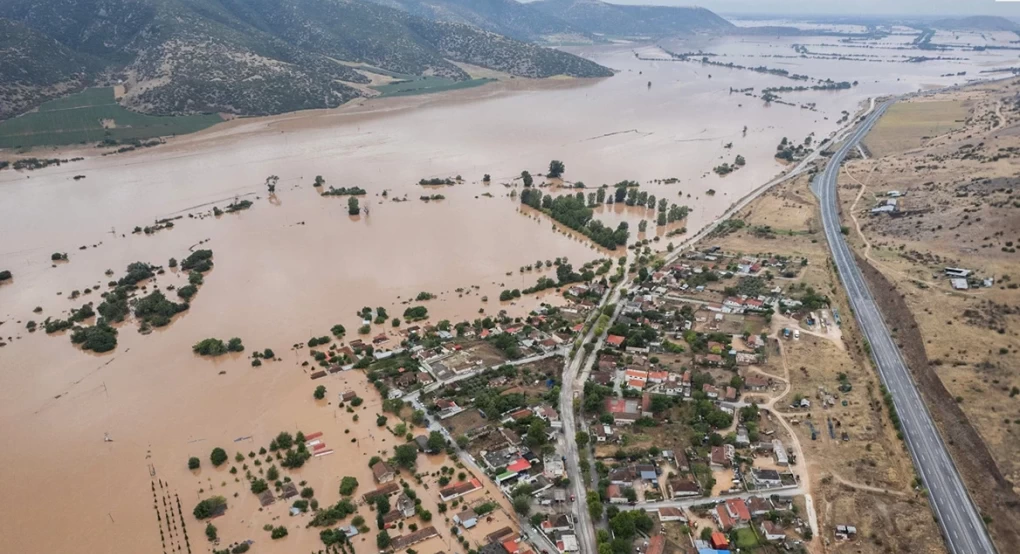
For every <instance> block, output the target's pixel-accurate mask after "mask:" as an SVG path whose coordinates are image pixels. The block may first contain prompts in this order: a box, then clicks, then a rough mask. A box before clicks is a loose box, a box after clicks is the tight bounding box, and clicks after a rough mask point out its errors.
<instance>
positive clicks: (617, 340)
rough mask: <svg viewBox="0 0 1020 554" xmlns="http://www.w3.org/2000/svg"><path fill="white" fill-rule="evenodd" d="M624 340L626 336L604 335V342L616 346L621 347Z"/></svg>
mask: <svg viewBox="0 0 1020 554" xmlns="http://www.w3.org/2000/svg"><path fill="white" fill-rule="evenodd" d="M624 340H626V337H621V336H620V335H609V336H608V337H606V344H608V345H609V346H614V347H616V348H621V347H622V346H623V341H624Z"/></svg>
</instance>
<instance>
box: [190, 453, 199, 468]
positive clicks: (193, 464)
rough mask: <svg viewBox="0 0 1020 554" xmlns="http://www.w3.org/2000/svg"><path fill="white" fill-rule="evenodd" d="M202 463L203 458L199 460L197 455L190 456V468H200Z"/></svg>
mask: <svg viewBox="0 0 1020 554" xmlns="http://www.w3.org/2000/svg"><path fill="white" fill-rule="evenodd" d="M201 465H202V460H199V459H198V458H197V457H195V456H192V457H190V458H188V469H198V468H199V467H201Z"/></svg>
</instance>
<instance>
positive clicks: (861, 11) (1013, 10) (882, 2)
mask: <svg viewBox="0 0 1020 554" xmlns="http://www.w3.org/2000/svg"><path fill="white" fill-rule="evenodd" d="M608 1H609V2H612V3H614V4H662V5H675V6H690V5H697V6H703V7H705V8H708V9H710V10H713V11H716V12H720V13H775V14H803V15H810V14H846V15H877V14H883V15H979V14H980V15H1000V16H1005V17H1020V0H1016V1H1002V0H999V1H996V0H608Z"/></svg>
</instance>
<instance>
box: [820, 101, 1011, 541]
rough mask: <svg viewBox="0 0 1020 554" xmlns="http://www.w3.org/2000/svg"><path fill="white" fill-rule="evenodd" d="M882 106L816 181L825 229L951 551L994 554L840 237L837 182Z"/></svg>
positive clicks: (884, 106) (845, 144) (974, 509)
mask: <svg viewBox="0 0 1020 554" xmlns="http://www.w3.org/2000/svg"><path fill="white" fill-rule="evenodd" d="M888 106H889V103H888V102H886V103H884V104H881V105H880V106H879V107H878V108H877V109H875V110H873V111H872V113H871V114H869V115H868V116H867V117H866V118H865V120H864V121H863V122H862V123H861V124H860V125H859V126H858V127H857V129H856V130H855V131H854V132H853V134H852V135H851V136H850V137H849V138H848V139H847V140H846V141H845V142H844V143H843V144H842V145H840V146H839V148H838V149H837V150H836V151H835V152H834V153H833V156H832V158H831V159H830V160H829V162H828V164H827V165H826V166H825V170H824V171H823V172H822V173H820V174H818V175H817V176H816V177H815V180H814V182H813V183H812V188H813V189H814V192H815V194H816V195H817V196H818V198H819V200H820V202H821V209H822V225H823V227H824V229H825V237H826V239H827V240H828V242H829V248H830V249H831V250H832V256H833V261H834V262H835V264H836V268H837V269H838V271H839V275H840V278H841V280H842V282H843V286H844V287H845V288H846V291H847V295H848V296H849V297H850V305H851V306H852V307H853V310H854V317H855V318H856V319H857V323H858V325H860V327H861V330H862V331H863V332H864V336H865V337H866V338H867V340H868V343H869V344H870V345H871V354H872V357H873V358H874V360H875V364H876V366H877V367H878V373H879V377H881V379H882V382H883V383H884V384H885V386H886V388H887V389H888V390H889V392H890V393H891V394H892V397H893V403H894V404H895V406H896V412H897V414H899V418H900V422H901V424H902V429H903V434H904V437H905V438H906V442H907V448H908V450H909V451H910V455H911V457H912V458H913V460H914V466H915V467H916V468H917V470H918V472H919V473H920V475H921V478H922V479H923V480H924V484H925V486H926V487H927V488H928V492H929V494H928V498H929V500H930V503H931V506H932V509H933V510H934V511H935V516H936V519H937V520H938V523H939V526H940V527H941V528H942V533H943V535H944V537H945V540H946V544H947V545H948V547H949V551H950V552H953V553H954V554H984V553H994V552H995V547H994V546H993V545H992V541H991V539H990V538H989V537H988V534H987V533H986V532H985V527H984V523H983V522H982V520H981V517H980V515H979V514H978V511H977V508H976V507H975V506H974V504H973V502H972V501H971V499H970V496H968V494H967V489H966V488H965V487H964V484H963V480H962V479H961V478H960V474H959V472H958V471H957V470H956V466H955V465H953V460H952V458H951V457H950V455H949V452H948V450H947V449H946V446H945V444H944V443H943V442H942V437H941V436H940V435H939V432H938V429H937V428H936V427H935V423H934V422H933V421H932V418H931V414H930V413H928V409H927V407H926V406H925V404H924V401H923V400H922V399H921V396H920V394H919V393H918V391H917V387H916V385H915V384H914V381H913V379H912V378H911V376H910V373H909V371H908V369H907V366H906V364H905V363H904V361H903V358H902V357H901V355H900V351H899V349H898V348H897V346H896V343H895V342H893V340H892V337H891V336H890V334H889V330H888V329H887V328H886V326H885V322H884V321H883V320H882V314H881V312H879V310H878V307H877V306H876V304H875V299H874V297H872V295H871V292H870V291H869V290H868V287H867V285H866V283H865V281H864V278H863V277H862V275H861V271H860V269H859V268H858V267H857V265H856V262H855V260H854V257H853V255H852V254H851V252H850V249H849V248H848V247H847V245H846V242H844V240H843V237H842V235H841V233H840V219H839V207H838V202H837V194H836V179H837V177H838V176H839V171H840V166H841V165H842V163H843V159H844V158H845V157H846V155H847V152H848V151H849V150H850V149H851V148H853V147H854V146H856V145H857V143H858V141H860V140H861V138H863V137H864V135H865V134H867V132H868V130H869V129H870V128H871V126H872V125H874V123H875V121H876V120H877V119H878V118H879V117H880V116H881V115H882V113H883V112H884V111H885V110H886V108H888Z"/></svg>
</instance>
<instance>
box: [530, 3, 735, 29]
mask: <svg viewBox="0 0 1020 554" xmlns="http://www.w3.org/2000/svg"><path fill="white" fill-rule="evenodd" d="M531 5H532V6H534V7H535V8H537V9H539V10H541V11H543V12H545V13H546V14H549V15H550V16H553V17H556V18H557V19H560V20H563V21H565V22H566V23H567V24H569V25H572V26H574V27H576V28H578V29H581V30H584V31H587V32H589V33H594V34H597V35H602V36H607V37H669V36H679V35H687V34H692V33H717V32H727V31H730V30H732V29H733V28H734V25H733V24H732V23H730V22H729V21H727V20H725V19H723V18H722V17H719V16H718V15H716V14H715V13H713V12H712V11H709V10H707V9H705V8H697V7H674V6H632V5H620V4H609V3H606V2H602V1H600V0H539V1H537V2H534V3H532V4H531Z"/></svg>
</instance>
